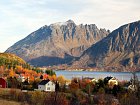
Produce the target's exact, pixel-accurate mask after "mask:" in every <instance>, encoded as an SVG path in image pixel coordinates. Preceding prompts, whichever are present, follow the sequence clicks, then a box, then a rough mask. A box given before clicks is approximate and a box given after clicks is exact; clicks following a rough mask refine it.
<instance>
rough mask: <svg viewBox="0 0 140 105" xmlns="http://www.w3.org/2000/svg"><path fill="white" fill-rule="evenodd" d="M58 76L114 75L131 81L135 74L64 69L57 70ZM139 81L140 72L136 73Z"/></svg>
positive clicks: (101, 76) (94, 76) (97, 76)
mask: <svg viewBox="0 0 140 105" xmlns="http://www.w3.org/2000/svg"><path fill="white" fill-rule="evenodd" d="M55 72H56V75H57V76H60V75H63V76H64V77H65V78H67V79H72V78H73V77H78V78H82V77H83V78H84V77H90V78H95V79H100V78H102V79H103V78H105V77H107V76H112V77H115V78H117V79H118V80H119V81H123V80H126V81H129V80H130V79H131V78H132V77H133V74H132V72H96V71H64V70H58V71H55ZM136 75H137V77H138V79H139V81H140V72H137V73H136Z"/></svg>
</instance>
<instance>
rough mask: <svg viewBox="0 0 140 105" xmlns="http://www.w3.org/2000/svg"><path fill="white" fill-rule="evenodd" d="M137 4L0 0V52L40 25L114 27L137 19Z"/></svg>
mask: <svg viewBox="0 0 140 105" xmlns="http://www.w3.org/2000/svg"><path fill="white" fill-rule="evenodd" d="M139 5H140V1H139V0H38V1H37V0H2V1H0V14H1V16H0V23H1V24H0V29H1V31H0V42H1V43H2V44H0V52H1V51H4V50H5V49H7V48H8V47H9V46H11V44H13V43H15V42H17V41H18V40H20V39H21V38H24V37H25V36H27V35H28V34H29V33H31V32H33V31H35V30H36V29H38V28H40V27H41V26H43V25H49V24H51V23H54V22H59V21H62V22H63V21H66V20H68V19H73V20H74V21H75V22H76V23H77V24H80V23H84V24H86V23H88V24H90V23H95V24H97V26H98V27H101V28H107V29H111V30H113V29H115V28H117V27H119V26H120V25H122V24H125V23H128V22H132V21H136V20H139V17H140V14H139V13H140V6H139ZM11 36H12V38H10V39H8V38H9V37H11ZM6 40H7V41H6Z"/></svg>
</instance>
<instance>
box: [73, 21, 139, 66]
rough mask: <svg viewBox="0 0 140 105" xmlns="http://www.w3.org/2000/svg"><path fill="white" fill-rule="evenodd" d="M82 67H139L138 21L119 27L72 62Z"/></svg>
mask: <svg viewBox="0 0 140 105" xmlns="http://www.w3.org/2000/svg"><path fill="white" fill-rule="evenodd" d="M79 65H82V67H109V66H110V67H111V66H112V67H120V68H121V67H139V66H140V21H136V22H133V23H129V24H126V25H123V26H121V27H119V28H118V29H116V30H114V31H113V32H112V33H110V34H109V35H108V36H107V37H105V38H103V39H102V40H100V41H99V42H97V43H96V44H94V45H92V46H91V47H90V48H89V49H87V50H86V51H84V53H83V54H82V55H81V57H80V58H79V59H78V60H77V61H75V62H74V63H73V66H79Z"/></svg>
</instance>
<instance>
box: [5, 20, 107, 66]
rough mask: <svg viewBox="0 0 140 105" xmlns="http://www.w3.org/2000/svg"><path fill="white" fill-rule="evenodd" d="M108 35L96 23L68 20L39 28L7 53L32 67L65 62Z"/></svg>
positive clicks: (78, 55)
mask: <svg viewBox="0 0 140 105" xmlns="http://www.w3.org/2000/svg"><path fill="white" fill-rule="evenodd" d="M108 34H109V31H106V30H105V29H98V28H97V26H96V25H95V24H89V25H87V24H86V25H83V24H80V25H76V24H75V23H74V21H72V20H68V21H66V22H64V23H62V22H58V23H54V24H51V25H49V26H47V25H45V26H43V27H41V28H40V29H38V30H37V31H35V32H33V33H31V34H30V35H28V36H27V37H26V38H24V39H22V40H21V41H18V42H17V43H15V44H14V45H13V46H11V47H10V48H8V49H7V50H6V52H9V53H13V54H16V55H18V56H20V57H21V58H23V59H24V60H25V61H27V62H29V63H30V64H32V65H35V66H50V65H59V64H68V63H69V62H71V61H72V60H73V59H74V58H75V57H80V56H81V54H82V53H83V52H84V51H85V50H86V49H88V48H89V47H90V46H91V45H93V44H95V43H96V42H98V41H99V40H101V39H102V38H104V37H106V36H107V35H108Z"/></svg>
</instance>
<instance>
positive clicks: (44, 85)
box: [38, 79, 55, 92]
mask: <svg viewBox="0 0 140 105" xmlns="http://www.w3.org/2000/svg"><path fill="white" fill-rule="evenodd" d="M38 90H40V91H49V92H50V91H51V92H53V91H55V83H54V82H52V81H50V80H49V79H48V80H42V81H41V82H40V83H39V84H38Z"/></svg>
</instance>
